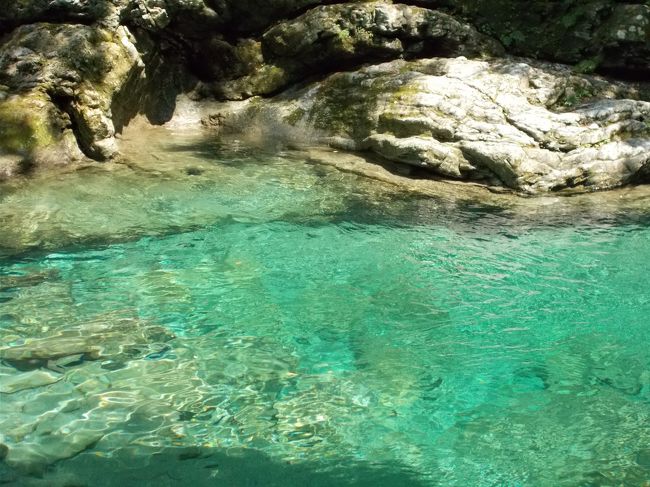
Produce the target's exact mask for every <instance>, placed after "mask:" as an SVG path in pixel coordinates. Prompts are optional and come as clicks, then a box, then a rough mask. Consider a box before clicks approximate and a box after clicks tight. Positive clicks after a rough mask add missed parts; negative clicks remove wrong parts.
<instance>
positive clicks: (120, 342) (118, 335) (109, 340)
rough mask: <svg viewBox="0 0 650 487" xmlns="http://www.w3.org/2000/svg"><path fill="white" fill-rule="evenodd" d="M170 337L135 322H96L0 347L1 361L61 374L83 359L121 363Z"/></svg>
mask: <svg viewBox="0 0 650 487" xmlns="http://www.w3.org/2000/svg"><path fill="white" fill-rule="evenodd" d="M173 338H174V335H173V334H172V333H171V332H169V331H168V330H167V329H165V328H163V327H161V326H155V325H149V324H146V323H141V322H139V321H137V320H132V319H119V320H106V321H98V322H95V323H87V324H84V325H81V326H79V327H75V328H71V329H65V330H62V331H60V332H59V334H58V335H54V336H49V337H45V338H37V339H32V340H28V341H27V342H26V343H25V344H23V345H16V346H11V347H5V348H2V349H0V360H2V361H3V362H5V363H6V364H8V365H10V366H12V367H14V368H16V369H18V370H22V371H27V370H34V369H38V368H43V367H47V368H50V369H52V370H54V371H57V372H62V371H64V370H65V367H67V366H71V365H75V364H78V363H81V362H83V361H85V360H100V359H104V360H105V359H111V360H113V361H120V360H129V359H133V358H135V357H139V356H144V355H146V354H147V353H149V352H151V351H152V350H149V349H148V348H147V345H149V344H154V343H158V344H160V343H164V342H167V341H169V340H171V339H173Z"/></svg>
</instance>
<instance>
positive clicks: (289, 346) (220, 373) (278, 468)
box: [0, 144, 650, 486]
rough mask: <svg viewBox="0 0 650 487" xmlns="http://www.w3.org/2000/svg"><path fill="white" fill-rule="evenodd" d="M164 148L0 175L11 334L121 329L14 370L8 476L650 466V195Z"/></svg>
mask: <svg viewBox="0 0 650 487" xmlns="http://www.w3.org/2000/svg"><path fill="white" fill-rule="evenodd" d="M213 153H216V154H217V155H216V156H214V155H212V154H213ZM162 154H163V155H160V154H158V155H157V156H156V160H158V159H161V158H162V159H163V160H162V161H160V162H156V163H152V164H150V165H149V166H146V168H144V169H143V168H141V167H140V168H131V169H129V168H126V167H120V168H119V169H113V170H108V169H101V170H96V169H89V170H86V171H81V172H77V173H71V174H62V175H60V176H57V177H54V178H50V179H47V180H46V181H38V182H36V183H25V184H24V185H17V186H12V187H6V188H4V189H2V190H0V224H1V225H2V231H1V233H2V235H0V245H1V247H0V249H2V250H0V253H2V254H3V255H4V256H3V257H2V259H1V260H0V330H1V333H2V343H1V345H2V346H3V347H5V349H6V348H8V347H19V346H24V345H25V344H27V345H29V344H30V343H34V342H33V340H35V339H44V338H47V339H48V340H55V341H56V337H59V339H60V337H61V336H68V337H69V336H77V335H79V334H81V335H84V336H89V333H90V334H91V335H92V333H95V335H92V336H94V337H95V338H93V340H92V341H93V343H91V344H85V346H86V347H88V346H92V345H95V346H100V347H102V346H104V351H103V355H102V357H101V358H100V359H98V360H91V359H90V358H89V357H86V358H85V359H80V360H77V361H72V362H71V363H65V362H66V361H65V360H64V363H63V365H62V366H60V367H58V368H56V367H55V370H54V371H52V370H50V369H48V368H46V366H47V364H41V365H43V367H42V368H41V369H36V370H35V371H34V370H33V371H19V370H16V369H15V368H14V367H12V366H11V364H7V363H5V364H4V365H2V366H0V374H2V375H1V376H0V387H2V388H3V389H2V390H4V391H6V392H5V393H2V394H0V401H1V407H0V433H1V434H2V437H1V440H0V442H1V443H3V444H5V445H6V446H7V447H8V454H7V457H6V461H5V463H4V464H3V466H2V467H1V468H0V481H6V482H8V483H9V485H75V486H77V485H89V486H90V485H92V486H104V485H106V486H108V485H122V486H126V485H134V486H136V485H137V486H141V485H152V486H153V485H156V486H167V485H169V486H171V485H196V486H203V485H215V486H248V485H259V486H267V485H282V486H338V485H368V486H402V485H404V486H435V485H441V486H643V485H650V353H649V351H650V286H649V284H650V277H649V269H650V267H649V264H648V262H649V261H650V198H649V199H648V200H647V201H648V203H649V204H648V205H646V206H645V208H647V210H648V211H647V214H646V212H645V210H643V205H640V208H641V209H639V205H637V207H635V208H634V209H633V210H631V209H629V208H625V207H621V208H617V207H616V206H615V205H614V206H612V207H608V208H606V209H604V210H603V209H602V208H601V206H602V205H600V204H594V205H593V206H591V205H590V200H589V197H583V199H582V200H580V202H579V203H575V202H573V201H571V200H570V199H567V200H558V199H552V200H548V199H545V200H539V205H538V204H537V203H535V202H532V203H531V202H530V201H526V202H525V204H524V203H521V204H520V203H515V204H513V205H510V206H508V207H502V206H499V205H496V204H493V203H485V202H483V203H478V202H471V201H467V200H462V199H459V200H454V201H449V200H448V199H444V198H423V197H416V196H408V195H405V194H401V193H399V192H397V191H396V190H395V189H394V188H389V187H386V186H382V185H380V184H379V183H377V182H373V181H368V180H363V179H362V178H360V177H358V176H353V175H349V174H343V173H340V172H337V171H336V170H334V169H331V168H327V167H323V166H318V165H314V164H305V163H304V161H302V160H300V159H299V158H296V157H288V156H282V155H274V156H271V155H263V154H261V155H260V154H257V155H254V154H249V153H246V152H245V151H235V152H233V151H232V150H230V149H229V150H227V151H222V152H219V148H218V147H211V146H209V145H207V146H205V145H196V144H195V145H187V146H183V147H180V148H179V147H177V148H176V150H174V151H173V152H171V155H169V154H168V153H167V152H163V153H162ZM154 155H155V154H154ZM208 155H209V156H208ZM143 157H144V156H143ZM156 164H158V166H159V169H151V168H152V167H154V168H155V167H156ZM188 168H194V169H196V168H198V169H200V171H189V172H190V173H192V172H194V173H196V172H201V174H194V175H191V174H187V172H188V171H187V169H188ZM3 191H4V192H3ZM549 201H550V202H552V203H553V204H550V203H549ZM574 201H577V200H574ZM517 205H520V206H521V205H524V207H523V209H522V208H519V207H518V206H517ZM554 205H555V206H554ZM538 206H539V207H542V206H543V207H544V210H543V211H539V210H538V209H536V208H538ZM531 208H532V209H531ZM587 209H588V211H587ZM30 276H31V277H30ZM3 283H4V284H3ZM159 326H160V327H164V329H165V330H167V331H168V333H170V334H171V333H173V334H174V335H175V338H172V339H170V338H171V337H170V336H167V337H161V336H160V334H158V335H155V336H150V335H151V334H149V335H147V338H146V340H142V339H141V338H137V337H136V338H134V336H136V335H137V336H141V332H140V331H138V330H142V329H149V328H147V327H159ZM93 327H94V328H93ZM151 329H156V330H159V328H151ZM89 330H94V331H93V332H92V333H91V332H90V331H89ZM97 330H100V331H97ZM115 330H117V331H115ZM102 334H104V335H106V336H107V337H108V338H107V339H106V340H107V341H106V342H105V343H102V340H103V339H102V336H103V335H102ZM139 334H140V335H139ZM53 337H54V338H53ZM37 343H47V340H43V341H41V342H37ZM106 343H108V345H106ZM72 348H74V347H72ZM72 348H71V350H72ZM74 350H76V351H79V346H76V348H74ZM50 365H51V364H50ZM39 381H41V382H43V383H47V382H52V383H49V384H44V385H40V386H39V385H38V383H40V382H39ZM16 383H17V384H18V386H15V385H12V384H16ZM7 391H8V392H7Z"/></svg>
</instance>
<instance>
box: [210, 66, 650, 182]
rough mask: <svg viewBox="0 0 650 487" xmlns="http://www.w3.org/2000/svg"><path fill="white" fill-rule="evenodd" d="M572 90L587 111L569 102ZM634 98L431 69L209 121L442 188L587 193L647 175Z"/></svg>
mask: <svg viewBox="0 0 650 487" xmlns="http://www.w3.org/2000/svg"><path fill="white" fill-rule="evenodd" d="M576 87H580V89H581V90H582V91H581V93H583V97H584V99H583V100H574V99H573V98H571V97H573V96H574V94H575V92H576ZM634 96H638V94H637V93H635V92H634V90H633V89H630V88H626V87H625V86H623V85H619V84H614V83H609V82H607V81H605V80H603V79H600V78H595V77H585V76H578V75H574V74H572V73H571V71H570V70H569V69H568V68H566V67H562V66H559V65H550V64H540V63H535V62H532V61H526V60H520V59H502V60H498V61H497V60H494V61H488V60H485V61H479V60H468V59H466V58H463V57H460V58H455V59H441V58H434V59H429V60H420V61H413V62H408V61H401V60H400V61H394V62H390V63H384V64H380V65H376V66H370V67H367V68H363V69H360V70H358V71H355V72H348V73H338V74H334V75H332V76H330V77H328V78H326V79H325V80H323V81H322V82H319V83H316V84H314V85H312V86H308V87H307V88H304V89H301V90H294V91H290V92H287V93H285V94H283V95H280V96H278V97H276V98H273V99H270V100H268V101H267V100H259V99H254V100H251V101H248V102H245V103H243V104H237V103H231V104H226V105H224V106H223V107H222V108H223V109H222V110H220V111H219V113H218V114H217V115H215V114H213V119H218V120H220V125H221V126H222V127H228V128H229V130H234V131H237V130H242V129H243V128H244V127H249V128H250V127H251V126H253V127H264V129H265V130H267V131H268V134H271V133H273V134H275V135H276V136H277V134H278V133H279V134H283V135H284V136H285V137H286V138H287V139H288V140H289V141H292V142H307V141H308V142H314V141H316V142H328V143H329V144H330V145H333V146H335V147H338V148H343V149H352V150H369V151H372V152H374V153H376V154H378V155H380V156H382V157H384V158H386V159H388V160H390V161H397V162H401V163H405V164H409V165H413V166H417V167H421V168H423V169H425V170H427V171H430V172H432V173H435V174H438V175H440V176H443V177H447V178H454V179H465V180H476V181H483V182H487V183H490V184H495V183H496V184H501V185H504V186H506V187H509V188H512V189H515V190H518V191H524V192H540V191H549V190H558V189H563V188H574V187H579V188H583V189H589V190H592V189H605V188H612V187H615V186H620V185H622V184H625V183H628V182H631V181H634V180H635V178H642V177H643V174H645V172H646V171H647V170H648V167H649V166H650V126H649V125H648V120H649V119H650V103H648V102H645V101H640V100H634V99H630V98H631V97H634ZM580 102H582V103H580ZM264 129H263V130H264Z"/></svg>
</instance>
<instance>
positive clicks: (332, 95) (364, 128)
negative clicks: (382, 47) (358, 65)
mask: <svg viewBox="0 0 650 487" xmlns="http://www.w3.org/2000/svg"><path fill="white" fill-rule="evenodd" d="M358 78H359V76H358V75H356V76H355V75H354V74H352V73H340V74H337V75H334V76H332V77H331V78H329V79H328V80H326V81H325V82H324V85H323V87H322V89H321V90H320V93H319V94H318V97H317V99H316V101H315V103H314V108H313V110H312V111H311V115H310V121H311V122H312V123H313V124H314V126H315V127H316V128H317V129H321V130H325V131H327V132H329V133H333V134H337V135H347V136H352V137H353V138H357V139H359V138H363V137H364V136H367V135H368V134H369V132H370V131H371V130H372V128H373V127H372V120H370V119H369V114H371V113H372V112H373V111H374V108H375V106H376V103H377V100H378V99H379V97H380V95H381V94H382V93H383V92H384V88H385V87H384V86H383V83H381V82H380V81H379V80H376V79H369V80H367V82H366V83H364V84H363V86H361V80H360V79H358Z"/></svg>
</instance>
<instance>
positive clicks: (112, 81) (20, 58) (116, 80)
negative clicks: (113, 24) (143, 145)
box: [0, 24, 145, 164]
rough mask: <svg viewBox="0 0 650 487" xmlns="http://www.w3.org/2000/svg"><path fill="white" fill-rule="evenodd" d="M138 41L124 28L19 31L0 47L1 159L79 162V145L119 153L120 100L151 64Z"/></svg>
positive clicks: (103, 154) (103, 155) (90, 151)
mask: <svg viewBox="0 0 650 487" xmlns="http://www.w3.org/2000/svg"><path fill="white" fill-rule="evenodd" d="M135 43H136V41H135V38H134V37H133V36H132V35H131V33H130V32H129V30H128V29H127V28H126V27H123V26H121V27H118V28H117V29H115V30H108V29H104V28H101V27H93V26H81V25H68V24H63V25H56V24H31V25H26V26H22V27H19V28H18V29H16V30H15V31H14V32H13V33H12V35H11V36H10V37H9V39H8V40H7V41H6V42H5V44H4V45H3V46H2V48H1V49H0V85H2V86H1V88H0V121H1V122H2V123H1V124H0V127H1V128H0V151H1V152H0V156H2V155H4V156H5V157H7V156H8V157H12V156H13V157H19V158H20V159H21V160H22V161H23V164H24V161H35V162H42V161H50V162H57V161H65V160H69V159H78V158H80V157H82V154H81V152H80V151H79V148H80V149H81V151H82V152H83V153H85V154H86V155H87V156H89V157H91V158H93V159H97V160H105V159H109V158H111V157H112V156H114V155H115V154H116V152H117V147H116V143H115V132H116V130H115V125H114V118H116V117H117V116H119V115H120V113H119V112H120V110H121V107H119V106H115V103H114V101H115V100H116V99H117V97H119V96H120V94H121V92H123V91H125V90H130V89H132V88H133V85H134V84H137V82H138V80H139V77H140V75H141V74H142V73H143V72H144V67H145V65H144V60H143V54H142V53H141V52H140V51H139V50H138V48H137V47H136V45H135ZM116 112H118V113H116ZM75 140H76V142H77V143H78V148H77V143H75Z"/></svg>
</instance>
